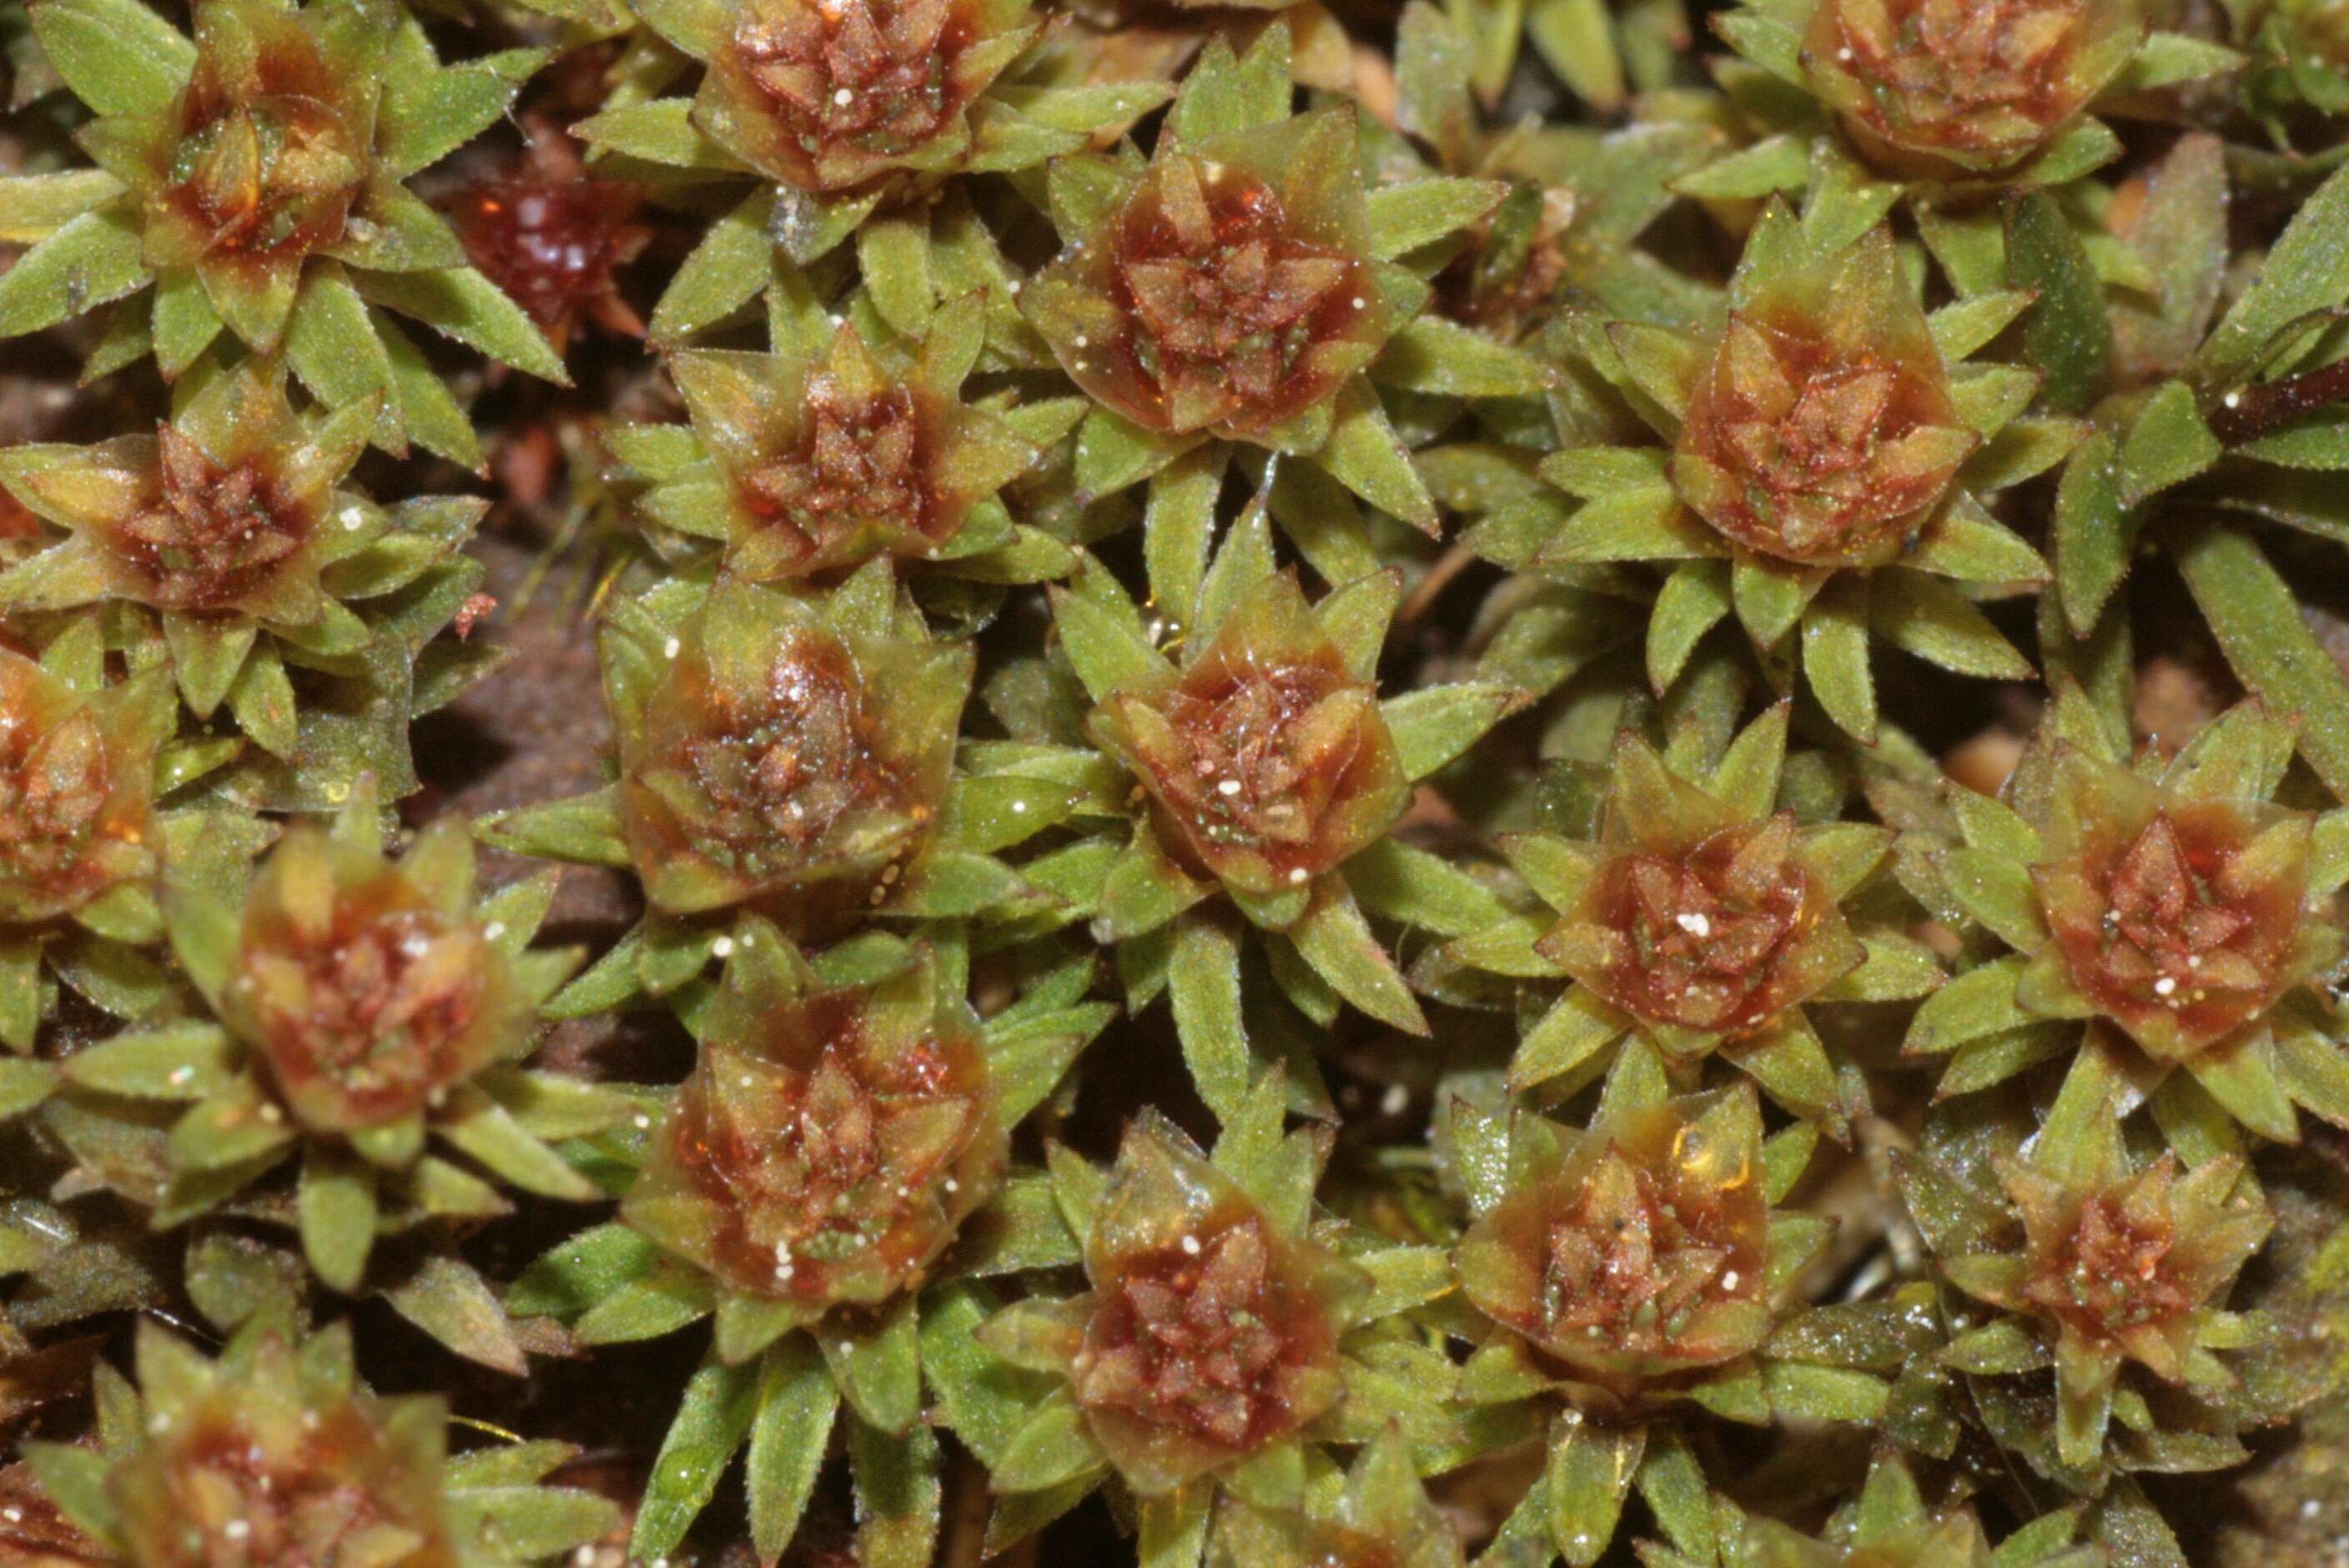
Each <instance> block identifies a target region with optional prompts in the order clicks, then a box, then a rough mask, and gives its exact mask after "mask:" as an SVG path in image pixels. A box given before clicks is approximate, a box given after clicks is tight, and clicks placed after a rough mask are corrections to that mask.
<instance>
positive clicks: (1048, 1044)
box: [507, 919, 1111, 1563]
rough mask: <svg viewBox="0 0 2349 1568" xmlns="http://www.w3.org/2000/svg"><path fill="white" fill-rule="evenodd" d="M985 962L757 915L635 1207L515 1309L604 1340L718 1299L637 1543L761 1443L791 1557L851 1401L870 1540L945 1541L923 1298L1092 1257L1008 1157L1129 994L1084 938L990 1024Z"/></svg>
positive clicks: (628, 1178)
mask: <svg viewBox="0 0 2349 1568" xmlns="http://www.w3.org/2000/svg"><path fill="white" fill-rule="evenodd" d="M967 962H968V958H967V954H964V952H963V951H962V950H961V949H960V948H959V947H958V946H957V945H952V944H947V945H942V946H938V947H933V946H931V945H929V944H907V943H904V942H900V941H898V940H896V939H895V938H889V937H878V936H870V935H868V936H866V937H861V938H857V939H854V940H852V941H849V942H847V943H843V944H840V945H838V946H836V947H834V948H833V949H832V950H830V951H829V952H827V953H825V954H822V955H821V956H820V957H818V958H817V959H816V960H815V961H814V963H813V965H811V964H810V962H809V961H808V960H807V959H806V958H803V957H802V955H801V954H800V953H799V951H798V950H797V949H796V948H795V947H793V946H792V944H791V943H790V942H789V941H788V940H787V939H785V938H784V937H783V935H782V934H781V933H780V932H779V931H778V930H777V929H776V928H775V927H774V926H773V925H771V924H770V923H766V922H764V921H760V920H755V919H745V920H743V921H742V922H741V923H739V924H738V925H737V926H736V927H735V928H734V934H733V936H732V938H731V956H730V958H729V960H728V963H727V965H726V969H725V972H724V977H723V980H722V982H721V983H720V985H719V987H718V988H717V990H716V993H715V995H714V996H712V997H710V998H709V1000H708V1002H707V1005H706V1006H704V1007H703V1008H701V1009H699V1010H698V1013H697V1016H696V1019H695V1024H696V1027H697V1030H698V1035H699V1039H700V1052H699V1057H698V1061H697V1063H696V1065H695V1068H694V1071H693V1073H692V1076H690V1077H689V1078H687V1079H686V1081H685V1082H684V1083H683V1084H681V1085H679V1086H678V1088H676V1089H674V1090H672V1091H670V1093H669V1095H668V1097H667V1103H666V1106H665V1107H664V1108H663V1109H662V1110H661V1113H660V1115H659V1118H658V1119H657V1121H655V1122H653V1123H652V1124H651V1126H650V1130H649V1131H648V1132H647V1134H646V1135H645V1137H644V1138H643V1139H642V1140H638V1141H636V1143H634V1144H633V1145H630V1146H626V1147H619V1148H616V1150H615V1152H616V1154H617V1157H618V1163H617V1165H616V1168H615V1170H616V1174H615V1184H616V1185H620V1186H621V1187H622V1188H623V1193H622V1202H621V1207H620V1219H619V1222H616V1223H614V1224H609V1225H605V1226H602V1227H599V1228H597V1229H595V1230H593V1231H589V1232H586V1233H584V1234H582V1235H579V1236H577V1237H574V1238H573V1239H572V1240H571V1241H569V1242H566V1243H564V1244H562V1245H561V1246H558V1247H556V1248H555V1249H554V1251H553V1252H551V1253H548V1254H547V1255H546V1256H545V1257H543V1259H541V1260H540V1261H539V1262H538V1263H537V1264H535V1265H533V1267H532V1268H531V1269H530V1270H529V1271H528V1272H527V1273H525V1274H523V1278H522V1279H521V1280H520V1281H518V1282H517V1283H516V1284H515V1286H514V1289H513V1291H512V1294H511V1295H510V1296H509V1298H508V1301H507V1305H508V1308H509V1309H510V1310H512V1311H513V1312H514V1313H516V1314H519V1315H548V1316H555V1317H560V1318H563V1319H564V1320H566V1321H568V1323H569V1325H570V1331H571V1335H572V1337H573V1338H574V1340H576V1341H577V1342H579V1343H580V1344H582V1345H601V1344H610V1343H615V1342H619V1341H626V1340H637V1339H646V1338H650V1337H653V1336H657V1335H663V1334H668V1333H672V1332H674V1331H676V1330H678V1329H679V1328H682V1327H684V1326H687V1325H688V1324H691V1323H694V1322H696V1321H698V1320H699V1319H701V1318H703V1317H714V1335H713V1342H712V1346H711V1349H710V1353H709V1357H708V1358H707V1359H706V1360H705V1361H704V1362H703V1364H702V1366H701V1368H700V1370H699V1371H698V1372H697V1373H696V1374H695V1375H694V1377H693V1380H692V1382H691V1383H690V1384H689V1385H688V1387H687V1388H686V1391H685V1398H684V1402H683V1404H682V1405H681V1407H680V1408H679V1409H678V1416H677V1418H676V1420H675V1422H674V1423H673V1424H672V1425H671V1427H670V1429H669V1432H668V1436H667V1440H666V1441H665V1442H664V1444H663V1446H662V1449H661V1452H660V1455H659V1457H658V1458H657V1460H655V1461H654V1467H653V1473H652V1479H651V1481H650V1483H649V1491H648V1493H647V1500H646V1502H645V1505H644V1507H643V1509H642V1510H641V1511H640V1512H639V1513H638V1515H637V1520H636V1534H635V1538H634V1541H633V1542H632V1550H633V1551H634V1552H635V1553H636V1555H638V1556H639V1557H642V1558H644V1559H646V1560H647V1561H650V1560H652V1559H654V1558H657V1557H659V1556H661V1555H663V1554H665V1553H668V1552H670V1551H671V1550H673V1549H674V1548H675V1546H676V1545H677V1542H678V1540H679V1539H680V1538H681V1537H682V1536H683V1535H684V1533H685V1531H686V1529H687V1527H688V1525H690V1524H691V1523H692V1522H693V1519H694V1517H695V1515H697V1514H698V1512H699V1511H701V1509H702V1507H703V1505H704V1504H705V1503H706V1502H707V1501H709V1496H710V1494H711V1492H712V1491H713V1490H714V1489H715V1487H716V1486H717V1484H718V1480H719V1472H720V1471H722V1470H724V1469H725V1468H726V1466H727V1465H728V1463H729V1462H730V1460H731V1458H732V1456H733V1455H734V1453H735V1451H736V1450H737V1449H740V1448H742V1447H743V1446H744V1445H745V1444H746V1443H747V1445H748V1449H749V1469H748V1481H749V1495H750V1534H751V1540H752V1542H753V1543H754V1544H755V1545H756V1547H757V1549H758V1553H759V1555H760V1558H761V1561H762V1562H766V1563H772V1562H774V1561H775V1560H776V1559H777V1557H778V1556H779V1555H781V1553H782V1551H783V1550H784V1548H785V1547H786V1546H787V1545H788V1544H789V1543H790V1541H791V1538H792V1533H793V1532H794V1531H795V1530H796V1528H797V1526H798V1523H799V1519H800V1514H801V1512H802V1510H803V1509H804V1508H805V1506H806V1504H807V1501H808V1497H809V1495H810V1493H811V1491H812V1489H813V1488H814V1486H815V1482H816V1478H817V1474H818V1471H819V1470H820V1469H821V1468H822V1466H823V1461H824V1457H825V1454H826V1452H827V1446H828V1442H829V1439H830V1436H831V1433H832V1430H833V1426H834V1423H835V1418H839V1413H840V1411H841V1408H842V1407H843V1405H844V1406H845V1407H846V1411H847V1414H846V1415H845V1417H844V1418H839V1424H840V1426H841V1427H842V1428H843V1434H844V1437H845V1441H846V1447H847V1449H848V1452H849V1454H850V1457H851V1468H852V1470H853V1471H854V1479H855V1485H856V1490H857V1495H858V1497H859V1499H860V1509H861V1511H863V1512H864V1513H865V1514H867V1515H868V1516H869V1517H868V1522H867V1523H866V1525H865V1527H864V1542H865V1549H866V1550H867V1551H868V1552H873V1553H883V1552H886V1553H891V1555H888V1556H886V1557H885V1558H880V1559H876V1560H885V1561H890V1562H906V1563H921V1562H927V1561H928V1560H929V1554H930V1553H931V1551H932V1550H933V1544H934V1542H935V1540H936V1531H937V1526H938V1520H937V1509H938V1490H937V1489H938V1480H937V1469H938V1463H939V1456H938V1449H937V1445H936V1439H934V1438H933V1437H932V1436H931V1435H930V1433H929V1431H928V1429H927V1428H926V1426H925V1425H924V1424H923V1412H924V1367H923V1361H924V1356H925V1350H924V1348H923V1347H924V1345H925V1343H926V1337H927V1331H926V1328H925V1326H924V1325H925V1321H926V1318H928V1317H929V1316H930V1315H931V1313H932V1308H933V1306H934V1305H935V1304H936V1301H937V1300H938V1299H940V1295H939V1292H940V1291H949V1292H950V1291H951V1289H952V1288H953V1286H954V1284H955V1282H968V1281H973V1280H977V1279H979V1278H983V1277H985V1276H989V1275H1001V1274H1010V1273H1012V1272H1015V1271H1018V1270H1021V1269H1026V1268H1039V1267H1050V1266H1054V1265H1058V1264H1068V1263H1071V1262H1073V1261H1074V1260H1075V1250H1074V1248H1073V1246H1072V1245H1071V1243H1070V1242H1069V1240H1068V1237H1067V1234H1066V1232H1065V1230H1064V1228H1063V1226H1062V1225H1061V1221H1060V1218H1059V1215H1058V1213H1057V1212H1056V1211H1055V1210H1054V1208H1053V1204H1052V1201H1051V1197H1050V1191H1049V1188H1048V1186H1047V1184H1046V1182H1045V1181H1044V1178H1043V1177H1042V1176H1041V1174H1040V1173H1027V1172H1019V1171H1013V1170H1012V1169H1011V1168H1010V1165H1009V1153H1010V1144H1009V1139H1010V1132H1011V1129H1012V1128H1013V1127H1014V1126H1015V1125H1016V1124H1017V1123H1018V1122H1019V1119H1021V1118H1022V1117H1024V1116H1025V1115H1026V1114H1027V1113H1028V1111H1029V1110H1030V1109H1032V1108H1033V1107H1034V1106H1035V1105H1036V1104H1038V1103H1039V1102H1040V1101H1041V1100H1042V1099H1044V1098H1045V1097H1046V1096H1047V1095H1049V1094H1050V1092H1051V1091H1052V1089H1053V1087H1054V1086H1055V1085H1056V1084H1057V1083H1058V1082H1059V1080H1060V1078H1061V1074H1062V1073H1063V1072H1064V1071H1065V1070H1066V1069H1067V1068H1068V1065H1069V1063H1070V1062H1071V1060H1072V1059H1073V1058H1074V1057H1076V1055H1077V1053H1078V1052H1079V1051H1080V1050H1081V1049H1082V1048H1083V1047H1084V1046H1085V1044H1086V1043H1087V1042H1088V1041H1089V1040H1091V1039H1092V1037H1093V1036H1094V1035H1095V1034H1096V1033H1098V1032H1099V1031H1100V1029H1101V1028H1102V1026H1103V1025H1104V1024H1105V1023H1107V1022H1108V1020H1109V1016H1110V1014H1111V1009H1110V1008H1109V1007H1108V1006H1106V1005H1104V1004H1101V1003H1095V1002H1086V1001H1084V1000H1083V997H1084V995H1085V993H1086V991H1087V990H1088V989H1089V988H1090V986H1091V984H1092V970H1093V964H1092V959H1091V958H1090V957H1079V958H1075V959H1073V960H1071V961H1069V962H1068V963H1065V964H1063V965H1060V966H1058V967H1057V968H1054V969H1050V970H1048V971H1045V972H1044V973H1042V974H1041V975H1039V976H1037V977H1036V979H1035V983H1034V984H1032V985H1030V986H1028V987H1027V988H1026V989H1025V990H1024V991H1023V992H1022V994H1021V995H1019V997H1018V999H1017V1000H1015V1001H1014V1002H1012V1003H1011V1004H1010V1005H1009V1006H1007V1007H1005V1008H1003V1009H1002V1010H1001V1011H999V1012H998V1013H996V1014H995V1015H994V1016H991V1017H989V1018H988V1019H986V1020H985V1021H983V1022H982V1021H981V1020H980V1019H979V1018H978V1016H976V1015H975V1014H974V1013H973V1012H972V1010H971V1008H970V1006H969V1004H968V1002H967V1001H966V1000H965V999H964V982H965V965H967ZM607 1141H608V1140H607ZM631 1166H634V1167H636V1169H634V1170H633V1171H631V1170H629V1169H628V1168H629V1167H631ZM934 1287H936V1288H934Z"/></svg>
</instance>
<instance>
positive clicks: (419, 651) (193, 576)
mask: <svg viewBox="0 0 2349 1568" xmlns="http://www.w3.org/2000/svg"><path fill="white" fill-rule="evenodd" d="M191 382H195V385H194V386H193V390H192V391H191V394H190V395H189V396H188V397H187V398H186V400H185V401H184V403H183V404H182V405H181V408H180V411H179V413H178V415H177V416H176V417H175V418H173V419H171V421H170V422H169V423H164V424H159V425H158V426H157V427H156V428H155V431H154V433H153V434H151V435H136V436H118V437H116V438H113V439H111V440H107V441H101V442H99V443H98V444H97V445H95V446H88V447H77V446H63V445H48V444H39V445H24V446H17V447H10V448H5V449H0V486H5V487H6V488H7V490H9V491H10V492H11V493H12V494H14V495H15V496H16V498H17V499H18V500H21V501H23V502H24V504H25V505H26V506H27V507H28V508H30V509H31V510H32V511H35V512H36V513H38V514H39V515H40V516H41V517H42V518H43V519H45V520H46V521H48V522H50V523H53V524H55V525H56V526H57V527H58V528H61V529H64V530H65V531H66V536H65V537H64V538H63V539H62V540H57V539H56V537H55V536H54V535H51V540H52V542H50V543H48V545H47V548H45V549H43V550H41V551H40V552H37V553H36V554H34V555H32V556H30V557H29V558H27V559H26V560H24V561H22V562H18V563H17V564H16V566H14V567H12V568H11V569H9V570H8V571H7V572H6V573H0V611H5V612H8V613H12V614H72V615H75V616H77V617H80V618H85V619H88V620H90V621H92V622H93V623H97V622H100V621H103V622H104V623H105V624H109V625H110V626H112V627H113V628H114V630H112V631H111V632H109V640H111V641H114V642H116V643H118V644H125V643H127V644H128V645H129V647H130V649H131V651H132V652H133V653H134V654H135V655H136V658H137V662H138V663H140V665H142V666H143V665H151V664H159V663H163V664H168V665H169V666H170V668H171V672H172V674H173V676H174V677H175V678H176V679H177V682H178V685H179V688H180V695H181V699H182V700H183V701H184V702H185V703H186V705H187V707H188V709H189V711H190V712H191V713H192V714H193V715H194V716H195V717H198V718H200V719H210V718H212V717H214V716H215V715H217V714H221V713H222V712H223V711H224V712H225V714H226V716H227V717H229V718H231V719H232V720H233V721H234V723H235V726H236V728H237V729H238V731H239V732H241V733H242V734H243V736H244V738H246V739H248V740H250V741H251V742H252V743H253V747H254V752H253V753H252V754H248V755H247V756H246V757H245V758H243V759H242V760H240V761H239V762H238V763H237V764H236V765H235V766H234V767H233V769H232V770H231V772H230V774H229V775H228V779H227V782H226V785H225V788H226V790H227V792H228V793H229V794H230V795H231V796H233V798H235V799H238V800H239V801H240V802H241V803H243V804H247V805H252V806H255V807H264V808H269V809H276V810H327V809H330V808H334V807H338V806H340V805H341V804H342V802H343V801H344V800H345V799H347V798H348V796H349V793H350V791H351V789H352V788H353V786H354V784H355V783H356V780H357V776H358V775H359V774H360V773H362V772H374V773H375V774H376V775H377V776H378V779H380V780H381V781H382V782H383V784H384V785H385V787H386V788H387V789H398V790H399V792H401V793H405V792H406V791H407V790H408V789H414V788H415V784H414V771H413V769H412V767H411V765H410V763H409V749H408V739H407V725H406V721H407V719H408V718H409V717H410V716H411V714H412V713H413V712H414V711H416V710H417V709H418V708H419V707H422V706H428V705H429V698H428V696H427V695H426V692H427V689H429V688H430V687H432V686H440V692H439V696H440V700H446V699H447V698H448V697H450V696H455V695H456V694H457V693H458V692H460V691H461V690H462V689H463V688H464V686H465V685H466V684H467V683H468V682H469V681H470V680H471V679H472V678H474V677H476V676H479V675H481V674H486V673H487V672H488V670H489V669H491V668H492V667H493V663H494V661H493V660H492V661H491V662H484V661H483V660H482V659H481V658H480V657H479V656H475V655H460V656H457V657H454V658H451V657H450V656H449V655H447V653H446V652H445V651H444V650H441V649H434V650H432V651H429V652H428V651H427V645H428V644H429V643H431V642H432V639H433V638H434V636H435V634H437V633H438V632H439V631H440V628H441V627H442V626H444V625H445V624H447V623H448V622H449V621H450V618H451V617H453V616H454V615H455V614H456V613H457V610H458V608H459V606H460V605H461V604H462V603H463V602H464V601H465V599H466V598H467V596H468V595H470V594H471V593H472V592H473V590H474V589H475V588H476V587H477V586H479V584H480V583H481V576H482V572H483V568H482V567H481V563H480V562H476V561H472V560H471V559H469V558H467V557H466V556H465V555H464V554H463V552H462V549H463V545H464V543H465V542H466V541H467V540H468V539H470V538H471V536H472V532H473V530H474V528H475V526H476V525H477V524H478V523H479V522H480V521H481V516H482V514H483V513H484V512H485V511H488V507H489V503H488V502H486V501H483V500H477V499H474V498H471V497H458V496H437V497H425V498H422V499H419V500H409V501H404V502H401V503H399V504H398V505H395V506H390V507H383V506H378V505H377V504H376V503H375V502H374V501H373V500H370V499H368V497H367V495H366V494H365V493H364V492H362V491H361V490H358V489H357V488H356V487H355V486H353V485H351V484H350V483H349V482H348V479H349V474H350V470H351V468H352V465H353V464H355V463H357V460H358V459H359V456H360V454H361V453H362V452H364V451H365V450H366V449H367V440H368V436H369V432H370V430H371V429H372V428H373V427H374V424H375V419H376V414H377V411H378V410H377V407H376V405H375V404H374V402H373V401H372V400H362V401H359V402H356V403H352V404H348V405H347V406H345V407H340V408H334V409H313V410H309V411H306V412H299V413H297V412H296V411H295V409H294V407H293V406H292V405H291V404H290V403H289V402H288V401H287V398H286V393H285V365H284V362H283V361H281V360H279V359H275V358H269V359H248V360H246V361H244V362H243V364H241V365H239V366H236V367H235V368H234V369H233V370H220V371H214V372H210V373H207V374H206V375H205V376H204V377H202V379H201V381H200V382H198V381H196V378H192V377H191ZM118 616H120V617H123V619H122V620H121V621H117V620H116V619H115V617H118ZM297 682H298V684H297ZM444 683H445V684H444ZM362 694H363V696H362ZM322 695H323V696H326V697H327V698H328V699H329V700H328V701H327V702H326V704H325V705H324V706H325V707H326V711H324V712H316V713H314V712H313V710H312V707H310V706H309V705H308V704H307V703H305V696H308V697H312V698H316V697H317V696H322ZM341 710H355V711H341Z"/></svg>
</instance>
